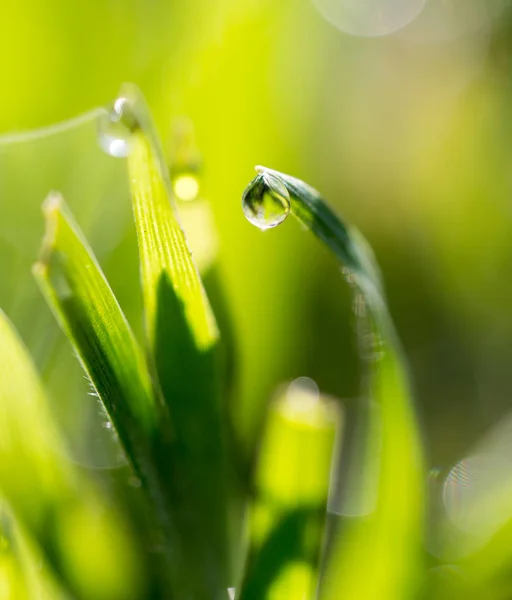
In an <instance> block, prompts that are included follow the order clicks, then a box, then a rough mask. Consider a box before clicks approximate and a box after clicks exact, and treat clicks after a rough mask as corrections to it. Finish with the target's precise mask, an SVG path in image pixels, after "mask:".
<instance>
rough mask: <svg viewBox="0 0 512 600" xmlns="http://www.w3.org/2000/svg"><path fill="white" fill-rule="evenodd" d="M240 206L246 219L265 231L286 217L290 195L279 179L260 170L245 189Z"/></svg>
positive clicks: (288, 210)
mask: <svg viewBox="0 0 512 600" xmlns="http://www.w3.org/2000/svg"><path fill="white" fill-rule="evenodd" d="M242 207H243V211H244V215H245V216H246V218H247V220H248V221H249V222H250V223H252V224H253V225H255V226H256V227H258V228H259V229H261V230H262V231H265V230H266V229H271V228H272V227H276V226H277V225H279V224H280V223H282V222H283V221H284V220H285V219H286V217H287V216H288V214H289V212H290V195H289V193H288V190H287V189H286V186H285V185H284V183H283V182H282V181H281V180H280V179H278V178H277V177H275V176H274V175H271V174H270V173H268V172H267V171H262V172H260V173H258V175H257V176H256V177H255V178H254V179H253V180H252V181H251V183H250V184H249V185H248V186H247V188H246V189H245V191H244V194H243V197H242Z"/></svg>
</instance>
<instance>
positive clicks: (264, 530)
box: [239, 380, 340, 600]
mask: <svg viewBox="0 0 512 600" xmlns="http://www.w3.org/2000/svg"><path fill="white" fill-rule="evenodd" d="M300 381H301V380H298V382H294V383H293V384H291V385H290V386H289V387H288V388H287V390H286V392H284V393H283V394H282V395H281V396H279V398H278V399H277V400H276V401H275V402H273V404H272V405H271V407H270V411H269V415H268V420H267V424H266V428H265V433H264V435H263V440H262V444H261V449H260V457H259V461H258V467H257V469H256V477H255V487H256V490H255V491H256V499H255V502H254V504H253V506H252V510H251V530H250V552H249V560H248V565H247V567H246V573H245V577H244V581H243V585H242V587H241V590H240V594H239V596H240V599H241V600H278V599H279V598H298V599H303V598H305V599H309V598H313V595H314V590H315V588H316V584H317V578H318V567H319V559H320V554H321V542H322V533H323V526H324V524H325V514H326V508H327V497H328V492H329V482H330V469H331V460H332V454H333V447H334V441H335V435H336V431H337V429H338V430H339V425H340V418H339V411H338V406H337V405H336V404H335V403H334V402H333V401H332V400H328V399H326V398H322V397H319V395H318V393H317V390H311V389H308V388H307V387H304V386H301V384H300Z"/></svg>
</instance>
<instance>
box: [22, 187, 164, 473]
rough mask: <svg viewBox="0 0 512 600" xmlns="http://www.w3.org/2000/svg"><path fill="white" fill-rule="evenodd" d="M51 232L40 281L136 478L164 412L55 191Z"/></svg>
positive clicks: (49, 211) (37, 270)
mask: <svg viewBox="0 0 512 600" xmlns="http://www.w3.org/2000/svg"><path fill="white" fill-rule="evenodd" d="M43 212H44V216H45V218H46V235H45V239H44V241H43V247H42V251H41V257H40V260H39V262H37V263H36V264H35V265H34V269H33V272H34V276H35V277H36V280H37V282H38V284H39V286H40V288H41V290H42V292H43V294H44V295H45V297H46V299H47V301H48V304H49V305H50V308H51V309H52V311H53V312H54V314H55V316H56V318H57V320H58V321H59V323H60V325H61V327H62V329H63V330H64V332H65V333H66V335H67V336H68V338H69V339H70V340H71V341H72V343H73V345H74V347H75V349H76V351H77V356H78V359H79V360H80V362H81V363H82V366H83V367H84V370H85V372H86V373H87V375H88V376H89V378H90V380H91V382H92V384H93V386H94V388H95V390H96V392H97V394H98V397H99V398H100V399H101V401H102V403H103V405H104V406H105V409H106V411H107V413H108V415H109V417H110V418H111V420H112V423H113V425H114V426H115V428H116V431H117V433H118V435H119V437H120V439H121V442H122V444H123V447H124V449H125V451H126V452H127V454H128V456H129V458H130V460H131V462H132V464H133V465H134V467H135V468H136V469H137V471H138V475H140V476H142V477H144V473H143V472H141V468H140V464H141V462H142V463H143V462H144V460H145V459H146V458H147V456H146V457H143V456H141V452H142V449H143V448H144V446H145V445H146V442H144V441H143V440H144V439H146V438H147V437H148V436H151V435H152V434H153V432H154V430H155V428H156V427H157V420H158V416H159V415H158V411H157V404H156V401H155V395H154V393H153V388H152V383H151V380H150V377H149V373H148V370H147V368H146V364H145V358H144V355H143V353H142V350H141V349H140V348H139V346H138V343H137V341H136V339H135V336H134V334H133V332H132V330H131V329H130V326H129V325H128V322H127V320H126V318H125V316H124V314H123V312H122V310H121V307H120V306H119V304H118V302H117V300H116V298H115V296H114V294H113V292H112V290H111V289H110V286H109V284H108V282H107V280H106V279H105V276H104V275H103V273H102V271H101V269H100V267H99V265H98V263H97V261H96V259H95V257H94V255H93V253H92V251H91V249H90V248H89V247H88V245H87V242H86V241H85V238H84V237H83V234H82V233H81V232H80V230H79V229H78V226H77V225H76V223H74V221H73V218H72V216H71V214H70V212H69V210H68V209H67V207H66V205H65V203H64V200H63V198H62V197H61V196H59V195H57V194H52V195H50V196H49V197H48V198H47V200H46V201H45V203H44V206H43Z"/></svg>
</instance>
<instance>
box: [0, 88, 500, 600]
mask: <svg viewBox="0 0 512 600" xmlns="http://www.w3.org/2000/svg"><path fill="white" fill-rule="evenodd" d="M102 123H103V126H105V123H106V125H107V126H108V130H109V132H110V133H112V132H113V131H114V132H115V131H117V132H118V133H119V132H122V135H123V139H122V143H123V144H124V145H123V146H122V149H123V155H124V156H126V161H127V172H128V177H129V184H130V189H131V194H132V205H133V215H134V222H135V229H136V232H137V239H138V247H139V261H140V275H141V288H142V296H143V312H144V315H143V316H144V324H145V331H144V339H143V342H142V343H140V342H139V341H138V340H137V338H136V336H135V335H134V333H133V331H132V329H131V327H130V324H129V323H128V320H127V318H126V317H125V315H124V313H123V311H122V309H121V307H120V305H119V303H118V301H117V299H116V297H115V295H114V293H113V291H112V289H111V288H110V286H109V283H108V281H107V279H106V278H105V276H104V275H103V273H102V270H101V268H100V266H99V264H98V261H97V260H96V259H95V257H94V254H93V252H92V250H91V248H90V247H89V246H88V243H87V241H86V239H85V237H84V235H83V234H82V232H81V231H80V229H79V227H78V225H77V223H76V222H75V220H74V218H73V215H72V214H71V212H70V210H69V209H68V208H67V206H66V204H65V201H64V199H63V198H62V197H61V196H60V195H58V194H51V195H50V196H49V197H48V199H47V200H46V202H45V204H44V208H43V213H44V217H45V221H46V235H45V238H44V241H43V247H42V251H41V256H40V259H39V261H38V262H37V263H36V265H35V267H34V275H35V277H36V280H37V282H38V284H39V286H40V288H41V290H42V292H43V294H44V296H45V298H46V300H47V302H48V304H49V306H50V308H51V310H52V312H53V314H54V316H55V318H56V319H57V321H58V322H59V324H60V326H61V328H62V329H63V331H64V333H65V334H66V336H67V338H68V339H69V342H70V343H71V344H72V346H73V348H74V351H75V353H76V355H77V357H78V360H79V361H80V363H81V364H82V367H83V369H84V371H85V373H86V376H87V378H88V379H89V381H90V384H91V386H92V389H93V393H94V394H95V395H97V397H98V399H99V401H100V402H101V404H102V406H103V407H104V410H105V412H106V414H107V416H108V419H109V424H110V425H111V427H112V428H113V430H114V431H115V433H116V435H117V437H118V440H119V443H120V446H121V447H122V449H123V451H124V453H125V455H126V458H127V460H128V463H129V464H128V467H127V469H128V471H129V473H128V475H129V478H130V479H129V480H130V481H131V482H132V486H131V488H129V489H128V490H127V489H126V486H123V491H122V493H119V494H116V493H114V492H112V490H110V491H108V490H105V489H103V490H102V489H101V486H100V485H99V484H98V482H97V481H96V480H95V477H94V476H93V475H92V474H91V473H89V472H86V471H84V470H81V469H79V468H77V467H75V466H74V465H73V464H72V463H71V462H70V461H69V460H68V459H67V457H66V456H65V452H64V451H63V449H62V442H61V440H60V436H59V433H58V432H57V431H56V428H55V425H54V422H53V419H52V415H51V408H50V405H49V404H48V399H47V398H46V396H45V392H44V390H43V388H42V385H41V382H40V380H39V377H38V375H37V374H36V371H35V369H34V367H33V365H32V363H31V360H30V358H29V356H28V355H27V352H26V351H25V350H24V348H23V346H22V344H21V342H20V340H19V339H18V337H17V335H16V333H15V332H14V330H13V327H12V326H11V325H10V323H9V321H8V320H7V318H6V317H5V316H3V315H2V316H0V338H1V340H2V343H1V345H0V494H1V497H2V499H3V502H4V504H2V506H1V510H2V512H1V515H2V520H1V521H0V525H1V527H0V534H1V537H0V590H7V591H6V592H5V593H4V596H5V597H6V598H16V599H18V598H19V599H24V598H39V597H50V598H77V599H80V600H81V599H84V600H88V599H91V600H92V599H93V598H94V599H100V600H101V599H105V600H114V599H120V600H121V599H125V598H134V599H135V598H150V599H155V600H156V599H160V598H162V599H163V598H179V599H180V600H212V599H213V600H217V599H219V600H220V599H226V598H228V597H233V596H235V597H236V598H237V599H238V598H240V599H242V600H260V599H269V600H278V599H281V598H287V599H291V600H307V599H310V598H311V599H312V598H320V599H322V600H334V599H335V598H347V599H356V598H357V599H363V600H365V599H367V600H374V599H375V600H377V599H378V600H401V599H403V600H406V599H410V598H418V599H419V598H438V597H447V598H448V597H452V598H456V597H484V596H477V595H475V594H476V592H474V590H480V591H481V590H483V589H484V588H485V589H486V594H487V595H486V596H485V597H486V598H489V599H490V600H491V599H492V600H494V599H496V600H498V599H499V598H505V597H506V596H505V595H504V590H508V589H510V588H508V587H507V585H508V583H509V580H508V579H507V577H505V576H504V575H503V573H504V571H505V570H506V569H507V568H509V566H510V565H511V561H510V559H511V558H512V557H511V555H510V552H509V551H507V548H508V542H509V541H510V535H511V534H510V525H509V524H508V523H507V524H506V525H505V526H504V527H503V528H502V529H501V530H500V531H498V532H497V533H496V535H495V536H494V537H493V538H492V539H491V540H490V541H489V543H488V544H487V545H486V546H483V547H480V548H479V550H478V553H477V554H475V555H473V556H472V557H468V555H467V553H466V555H464V553H463V552H462V553H459V555H458V557H457V558H456V559H454V561H455V562H456V566H455V567H453V565H452V566H451V567H450V568H452V569H453V570H451V571H449V572H448V576H446V577H444V578H442V579H441V580H440V579H439V578H437V577H433V575H432V570H431V569H429V565H428V561H427V560H426V558H425V548H424V545H425V544H424V531H423V529H424V521H425V513H426V511H425V503H426V492H425V487H424V483H425V479H426V476H425V470H424V459H423V447H422V443H421V439H420V434H419V427H418V423H417V419H416V416H415V411H414V406H413V401H412V394H411V384H410V381H409V373H408V369H407V365H406V363H405V360H404V358H403V353H402V350H401V348H400V344H399V342H398V337H397V334H396V332H395V329H394V326H393V323H392V320H391V317H390V315H389V311H388V308H387V303H386V298H385V294H384V291H383V285H382V281H381V277H380V274H379V270H378V267H377V265H376V262H375V259H374V257H373V255H372V252H371V250H370V249H369V247H368V245H367V243H366V242H365V240H364V239H363V237H362V235H361V234H360V233H359V232H358V231H357V230H356V229H354V228H353V227H349V226H347V225H346V224H345V223H344V222H343V221H342V220H341V219H340V218H339V217H338V216H337V215H336V214H335V213H334V212H333V211H332V210H331V209H330V208H329V206H328V204H327V203H326V202H325V200H323V199H322V197H321V196H320V194H319V193H318V192H317V191H316V190H314V189H313V188H311V187H310V186H308V185H306V184H305V183H304V182H302V181H300V180H298V179H295V178H293V177H290V176H288V175H285V174H283V173H280V172H278V171H273V170H270V169H264V168H262V167H259V168H258V175H257V176H256V178H255V179H254V180H253V182H251V183H250V184H249V186H248V187H247V189H246V191H245V192H244V196H243V202H244V211H245V213H246V215H247V216H248V218H249V219H250V220H251V222H253V223H254V224H256V225H258V226H259V227H261V228H262V229H266V228H269V227H274V226H277V225H279V224H280V223H281V222H282V221H283V220H284V219H285V218H286V217H287V216H288V214H292V215H294V216H295V217H296V218H297V219H298V220H299V221H300V222H301V223H302V224H303V225H304V226H305V227H306V228H307V229H308V230H310V231H311V232H312V233H313V234H314V235H315V236H316V237H317V238H319V240H320V241H321V242H322V243H323V244H324V245H325V246H326V247H327V248H328V249H329V250H330V251H331V252H332V253H333V254H334V256H335V257H336V258H337V260H338V261H339V263H340V267H341V268H342V269H343V273H344V275H345V278H346V279H347V281H348V284H349V288H350V290H351V293H352V295H353V298H354V306H355V309H356V314H357V322H358V332H359V342H360V347H361V354H362V357H363V358H362V360H363V363H364V369H365V376H364V380H363V382H362V391H361V396H360V398H359V400H358V410H357V415H356V418H355V419H344V418H343V414H342V411H341V410H340V406H339V404H338V403H337V402H336V401H334V400H333V399H329V398H325V397H323V396H322V394H321V393H320V392H319V391H318V390H317V389H315V388H314V386H313V387H312V386H311V382H310V381H306V380H303V381H301V382H299V383H297V382H296V383H295V384H293V385H290V386H288V387H287V388H283V390H281V391H280V393H279V394H278V395H277V397H276V398H275V400H274V401H273V402H271V403H269V409H268V414H267V420H266V426H265V430H264V433H263V436H262V439H261V444H260V448H259V452H258V454H257V456H256V455H254V456H247V455H245V454H244V449H243V448H245V446H243V445H242V444H241V443H240V440H238V439H237V436H236V434H235V432H234V428H233V427H232V424H231V423H232V419H231V414H230V403H229V401H228V396H229V390H230V385H229V383H230V382H229V373H230V369H229V368H228V367H227V366H226V364H225V360H226V356H229V352H226V351H225V348H223V347H222V345H221V343H222V336H221V334H220V331H219V327H218V326H217V323H216V319H215V316H214V313H213V310H212V308H211V306H210V302H209V299H208V297H207V295H206V293H205V289H204V286H203V283H202V281H201V277H200V275H199V271H198V269H197V267H196V265H195V263H194V260H193V257H192V255H191V252H190V249H189V247H188V245H187V240H186V237H185V234H184V232H183V230H182V228H181V226H180V222H179V219H178V215H177V212H176V207H175V201H174V198H173V194H172V186H171V181H170V178H169V174H168V172H167V168H166V166H165V163H164V160H163V158H162V152H161V150H160V146H159V142H158V138H157V136H156V135H155V133H154V130H153V127H152V125H151V119H150V116H149V113H148V111H147V108H146V106H145V104H144V101H143V99H142V98H141V97H140V94H139V93H138V92H137V90H136V89H134V88H133V87H130V86H128V87H125V88H124V89H123V90H122V92H121V96H120V98H119V99H118V100H117V101H116V103H115V105H114V108H113V109H112V112H110V113H107V114H104V115H103V116H102ZM119 135H121V133H119ZM109 147H111V145H107V149H108V148H109ZM120 147H121V146H118V147H116V148H117V150H116V152H118V153H119V148H120ZM125 149H126V152H125ZM112 487H113V488H114V489H115V487H116V486H115V485H113V486H112ZM328 506H329V509H330V510H329V512H328V511H327V507H328ZM347 515H350V517H347ZM4 530H5V531H4ZM462 545H464V542H462ZM475 557H477V558H475ZM475 561H476V562H475ZM39 565H43V566H42V568H41V567H40V566H39ZM444 566H446V565H442V564H441V563H440V564H439V565H438V568H441V567H444ZM471 577H473V579H471ZM2 586H3V588H2ZM471 594H473V595H472V596H471Z"/></svg>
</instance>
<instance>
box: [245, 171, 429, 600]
mask: <svg viewBox="0 0 512 600" xmlns="http://www.w3.org/2000/svg"><path fill="white" fill-rule="evenodd" d="M257 170H258V171H259V174H258V176H257V177H256V178H255V179H254V180H253V181H252V182H251V183H250V184H249V186H248V188H247V189H246V191H245V192H244V202H245V203H247V202H254V200H260V199H261V201H266V202H268V201H269V200H268V198H269V197H268V195H267V196H265V192H267V191H269V192H270V194H271V195H272V194H273V195H274V198H275V197H277V200H279V202H280V203H281V205H282V209H281V210H282V215H279V214H278V215H277V217H276V216H275V215H273V219H274V220H273V222H271V223H270V224H269V225H267V226H273V225H275V224H278V223H279V222H281V221H282V220H283V219H284V217H285V216H286V214H287V212H288V210H289V212H290V213H291V214H293V215H294V216H295V217H296V218H297V219H298V220H299V221H300V222H301V223H302V224H303V225H305V226H306V228H308V229H309V230H311V231H312V232H313V233H314V234H315V235H316V236H317V237H318V238H319V239H320V240H321V241H322V242H323V243H324V244H325V245H326V246H327V247H328V248H329V249H330V250H331V251H332V252H333V253H334V255H335V256H336V257H337V258H338V260H339V261H340V263H341V264H342V265H343V266H344V267H345V268H346V269H347V271H348V277H349V280H350V281H351V283H352V285H353V287H354V289H355V293H356V295H357V299H358V301H359V302H362V304H363V309H364V311H365V312H367V318H368V324H367V326H366V331H365V335H370V336H371V345H372V353H373V355H374V358H373V360H371V361H370V362H369V365H368V366H369V373H368V375H369V377H368V383H367V385H368V391H367V395H368V398H367V402H366V403H362V405H361V411H360V412H361V418H362V420H363V427H361V426H360V427H359V429H358V431H357V434H358V435H357V439H356V440H355V445H353V446H352V447H351V448H348V450H349V456H348V460H349V461H350V463H351V464H352V465H355V466H357V469H356V472H354V469H350V468H349V476H348V480H347V481H346V482H345V484H344V485H345V486H346V488H347V490H348V493H349V494H351V493H353V492H352V490H354V489H356V490H359V491H358V492H357V498H353V497H349V498H348V501H349V502H350V503H352V504H353V503H355V504H356V505H359V506H360V507H365V508H366V509H368V507H370V506H371V507H372V508H371V512H370V514H368V515H367V516H366V517H364V518H354V519H352V520H351V521H350V522H347V523H345V526H344V527H343V528H342V530H341V531H339V532H338V536H337V541H335V544H334V549H333V550H332V553H331V556H330V557H329V560H328V567H327V570H326V573H325V576H324V579H323V582H322V586H321V592H320V596H321V598H323V599H325V600H331V599H332V600H334V599H337V598H350V599H352V598H365V600H373V599H375V600H377V599H378V600H399V599H401V598H407V597H409V596H410V594H411V591H412V590H413V589H414V586H415V585H416V584H417V580H416V577H417V572H416V569H417V565H418V563H419V560H418V559H419V553H420V548H421V539H422V523H423V506H422V503H423V460H422V449H421V442H420V435H419V430H418V426H417V423H416V419H415V415H414V409H413V405H412V397H411V392H410V386H409V379H408V373H407V368H406V366H405V361H404V359H403V357H402V352H401V349H400V346H399V343H398V339H397V336H396V333H395V330H394V327H393V323H392V321H391V318H390V316H389V312H388V309H387V305H386V300H385V297H384V294H383V291H382V283H381V279H380V275H379V272H378V268H377V267H376V265H375V262H374V260H373V257H372V255H371V251H369V247H368V245H367V243H366V242H365V241H364V238H363V237H362V236H361V234H360V233H359V232H357V230H355V229H354V228H349V227H347V226H346V225H345V224H344V223H343V222H342V221H341V220H340V219H339V218H338V216H337V215H336V214H335V213H334V212H333V211H332V210H331V209H330V208H329V206H328V205H327V203H326V202H325V201H324V200H323V199H322V197H321V196H320V194H319V193H318V192H317V191H316V190H314V189H313V188H311V187H310V186H308V185H307V184H305V183H304V182H302V181H300V180H299V179H296V178H294V177H290V176H289V175H285V174H283V173H279V172H278V171H273V170H271V169H265V168H263V167H258V168H257ZM283 186H284V188H285V189H284V190H283ZM286 202H288V203H289V206H286ZM250 208H251V210H252V211H253V213H254V214H256V216H258V217H261V215H264V214H265V213H264V212H261V211H260V212H259V213H258V210H257V209H258V207H257V206H256V209H255V207H254V206H250ZM271 208H272V207H271ZM274 208H275V207H274ZM264 226H265V223H263V227H264ZM377 342H378V344H379V346H380V347H379V350H378V352H375V351H374V348H375V345H376V343H377Z"/></svg>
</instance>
